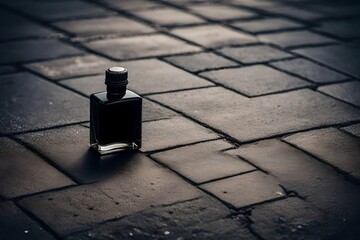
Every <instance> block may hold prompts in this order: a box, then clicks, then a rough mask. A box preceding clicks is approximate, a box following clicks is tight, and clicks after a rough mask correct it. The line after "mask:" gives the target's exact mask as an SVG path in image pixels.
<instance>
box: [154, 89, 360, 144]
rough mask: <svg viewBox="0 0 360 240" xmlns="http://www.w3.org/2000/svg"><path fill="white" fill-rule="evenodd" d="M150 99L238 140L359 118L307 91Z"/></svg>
mask: <svg viewBox="0 0 360 240" xmlns="http://www.w3.org/2000/svg"><path fill="white" fill-rule="evenodd" d="M150 98H151V99H154V100H155V101H158V102H161V103H163V104H165V105H167V106H171V107H172V108H174V109H177V110H179V111H181V112H184V113H186V114H188V115H189V116H191V117H193V118H195V119H197V120H199V121H201V122H203V123H206V124H208V125H210V126H212V127H214V128H216V129H220V130H221V131H223V132H224V133H226V134H229V135H230V136H232V137H234V138H236V139H238V140H239V141H252V140H255V139H259V138H265V137H270V136H276V135H279V134H284V133H290V132H293V131H298V130H305V129H309V128H314V127H318V126H326V125H329V124H336V123H344V122H348V121H354V120H358V119H359V117H360V112H359V111H358V110H357V109H355V108H354V107H351V106H349V105H348V104H344V103H341V102H339V101H337V100H334V99H332V98H330V97H327V96H324V95H322V94H319V93H316V92H314V91H311V90H298V91H293V92H287V93H281V94H276V95H270V96H263V97H257V98H252V99H248V98H246V97H243V96H240V95H239V94H236V93H234V92H231V91H229V90H226V89H223V88H217V87H215V88H207V89H197V90H196V92H195V91H191V90H190V91H183V92H176V93H168V94H159V95H154V96H151V97H150ZM334 113H337V114H336V115H334Z"/></svg>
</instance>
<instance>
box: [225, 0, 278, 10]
mask: <svg viewBox="0 0 360 240" xmlns="http://www.w3.org/2000/svg"><path fill="white" fill-rule="evenodd" d="M230 2H231V3H232V4H235V5H238V6H245V7H251V8H263V7H264V8H266V7H273V6H274V5H278V4H279V2H276V1H263V0H231V1H230Z"/></svg>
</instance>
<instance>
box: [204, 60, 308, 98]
mask: <svg viewBox="0 0 360 240" xmlns="http://www.w3.org/2000/svg"><path fill="white" fill-rule="evenodd" d="M200 76H203V77H206V78H208V79H211V80H213V81H214V82H217V83H219V84H222V85H224V86H225V87H228V88H231V89H233V90H235V91H237V92H240V93H242V94H244V95H246V96H249V97H255V96H259V95H263V94H269V93H276V92H281V91H286V90H293V89H298V88H303V87H307V86H311V84H310V83H308V82H306V81H303V80H301V79H299V78H297V77H294V76H291V75H289V74H286V73H283V72H280V71H278V70H276V69H273V68H270V67H268V66H264V65H253V66H248V67H240V68H230V69H221V70H214V71H209V72H203V73H201V74H200Z"/></svg>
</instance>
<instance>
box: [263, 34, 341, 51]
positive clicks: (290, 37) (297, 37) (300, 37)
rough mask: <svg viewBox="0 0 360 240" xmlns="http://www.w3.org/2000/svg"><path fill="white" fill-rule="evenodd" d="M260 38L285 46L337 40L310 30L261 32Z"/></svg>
mask: <svg viewBox="0 0 360 240" xmlns="http://www.w3.org/2000/svg"><path fill="white" fill-rule="evenodd" d="M260 40H261V41H264V42H271V43H274V44H276V45H279V46H281V47H284V48H289V47H300V46H306V45H312V44H324V43H335V42H336V41H335V40H334V39H331V38H328V37H324V36H321V35H319V34H316V33H312V32H309V31H291V32H283V33H269V34H261V35H260Z"/></svg>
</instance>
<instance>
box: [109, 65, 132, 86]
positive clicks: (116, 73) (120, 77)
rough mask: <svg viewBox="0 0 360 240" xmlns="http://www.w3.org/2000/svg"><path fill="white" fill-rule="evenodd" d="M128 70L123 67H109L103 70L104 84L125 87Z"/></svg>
mask: <svg viewBox="0 0 360 240" xmlns="http://www.w3.org/2000/svg"><path fill="white" fill-rule="evenodd" d="M128 83H129V82H128V70H127V69H126V68H123V67H111V68H109V69H108V70H106V72H105V84H106V85H107V86H108V87H116V88H119V87H126V85H127V84H128Z"/></svg>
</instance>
